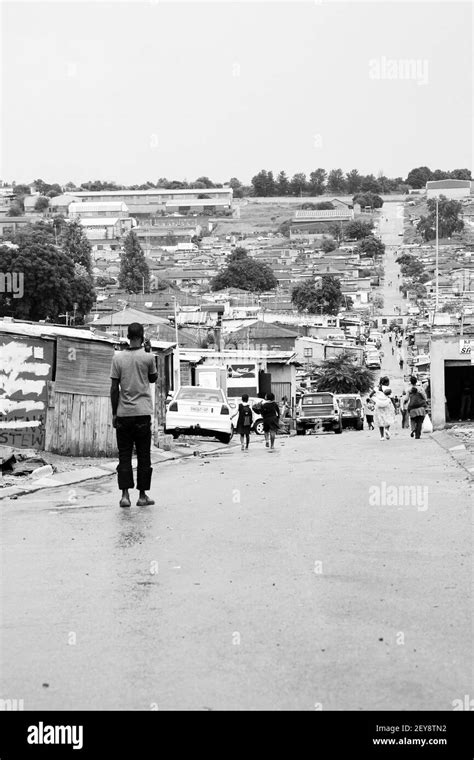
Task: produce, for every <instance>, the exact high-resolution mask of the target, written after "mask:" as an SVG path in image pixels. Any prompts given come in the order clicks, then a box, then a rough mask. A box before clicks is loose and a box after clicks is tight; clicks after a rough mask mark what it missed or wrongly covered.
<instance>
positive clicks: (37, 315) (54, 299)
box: [0, 223, 80, 322]
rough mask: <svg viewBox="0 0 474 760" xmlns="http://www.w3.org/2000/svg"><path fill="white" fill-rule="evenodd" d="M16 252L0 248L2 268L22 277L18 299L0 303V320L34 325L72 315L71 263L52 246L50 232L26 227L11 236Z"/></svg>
mask: <svg viewBox="0 0 474 760" xmlns="http://www.w3.org/2000/svg"><path fill="white" fill-rule="evenodd" d="M13 242H14V243H15V244H16V245H17V246H18V247H17V248H9V247H7V246H2V245H1V244H0V258H1V261H2V268H3V270H4V271H6V272H20V273H21V274H22V276H23V295H22V297H21V298H14V297H13V296H12V297H9V296H8V295H7V296H6V297H4V298H2V299H0V316H12V317H14V318H16V319H27V320H31V321H33V322H37V321H39V320H40V319H46V318H49V319H51V320H52V321H56V320H57V318H58V316H59V314H61V313H64V312H66V311H73V308H74V303H75V302H77V299H76V297H77V296H78V295H80V294H78V292H77V291H76V286H77V281H76V273H75V271H74V263H73V261H72V259H71V258H70V257H69V256H67V254H65V253H64V252H63V251H61V250H60V249H58V248H57V247H56V246H55V245H54V238H53V236H52V232H51V229H48V228H47V226H46V225H44V224H42V223H39V224H35V225H28V226H27V227H26V228H25V229H23V230H22V231H21V232H19V233H17V234H16V235H15V236H14V240H13Z"/></svg>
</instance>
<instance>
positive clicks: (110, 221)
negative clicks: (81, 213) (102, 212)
mask: <svg viewBox="0 0 474 760" xmlns="http://www.w3.org/2000/svg"><path fill="white" fill-rule="evenodd" d="M79 221H80V223H81V225H82V227H84V232H85V234H86V237H87V239H88V240H89V241H90V242H91V243H93V244H97V243H100V242H102V241H105V240H106V241H116V242H118V241H121V240H122V239H123V237H124V236H125V235H127V234H128V233H129V232H130V231H131V230H132V229H133V227H134V225H135V220H134V219H131V218H130V217H129V218H126V219H119V218H116V217H102V218H100V219H97V218H92V219H90V218H88V217H84V218H79Z"/></svg>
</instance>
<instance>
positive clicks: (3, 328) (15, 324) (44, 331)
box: [0, 319, 112, 343]
mask: <svg viewBox="0 0 474 760" xmlns="http://www.w3.org/2000/svg"><path fill="white" fill-rule="evenodd" d="M0 332H2V333H10V334H14V335H28V336H30V337H38V338H40V337H47V338H55V337H58V336H59V337H65V338H76V339H78V340H94V341H101V342H102V343H103V342H104V341H105V342H106V343H110V342H112V339H111V338H108V337H107V336H104V334H103V333H100V332H98V333H95V332H93V331H91V330H87V329H84V328H82V329H81V328H77V329H76V328H75V327H63V326H62V325H52V324H48V323H43V322H21V321H16V320H9V319H8V320H6V319H0Z"/></svg>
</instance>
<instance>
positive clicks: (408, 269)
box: [400, 255, 425, 278]
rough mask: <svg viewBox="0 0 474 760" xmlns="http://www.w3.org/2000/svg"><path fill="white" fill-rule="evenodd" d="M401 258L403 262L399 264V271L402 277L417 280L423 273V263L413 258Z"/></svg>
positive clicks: (408, 256)
mask: <svg viewBox="0 0 474 760" xmlns="http://www.w3.org/2000/svg"><path fill="white" fill-rule="evenodd" d="M400 258H402V257H400ZM403 258H404V261H403V262H401V264H400V269H401V272H402V275H403V276H404V277H412V278H418V277H419V276H420V275H421V274H422V273H423V272H424V271H425V267H424V265H423V263H422V262H421V261H420V260H419V259H416V258H415V257H414V256H410V255H407V256H406V257H403Z"/></svg>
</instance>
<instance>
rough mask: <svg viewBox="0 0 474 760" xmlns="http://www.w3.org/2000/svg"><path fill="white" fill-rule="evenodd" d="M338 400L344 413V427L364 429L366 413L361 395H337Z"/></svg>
mask: <svg viewBox="0 0 474 760" xmlns="http://www.w3.org/2000/svg"><path fill="white" fill-rule="evenodd" d="M336 399H337V402H338V404H339V407H340V409H341V412H342V426H343V427H354V428H355V429H356V430H363V429H364V412H363V409H362V399H361V397H360V394H359V393H337V394H336Z"/></svg>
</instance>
